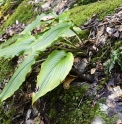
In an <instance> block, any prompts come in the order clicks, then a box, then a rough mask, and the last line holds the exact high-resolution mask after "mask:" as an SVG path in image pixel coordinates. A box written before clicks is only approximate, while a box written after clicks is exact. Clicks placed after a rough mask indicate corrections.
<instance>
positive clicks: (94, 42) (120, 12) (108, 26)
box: [0, 0, 122, 124]
mask: <svg viewBox="0 0 122 124" xmlns="http://www.w3.org/2000/svg"><path fill="white" fill-rule="evenodd" d="M109 2H110V0H108V3H109ZM114 2H116V5H115V4H113V3H114ZM121 2H122V1H121V0H118V1H116V0H113V3H112V2H110V3H109V4H110V5H111V6H112V5H114V7H113V8H114V11H113V8H112V7H111V8H110V9H112V13H113V14H111V12H110V13H108V15H107V12H106V13H104V17H101V16H100V14H101V12H100V14H97V13H98V12H99V11H101V10H102V11H103V9H104V8H101V7H98V8H97V9H98V12H97V13H94V11H96V10H95V8H94V11H93V13H92V14H91V15H89V14H88V13H87V14H86V15H87V17H89V19H88V18H87V17H85V15H84V18H85V19H84V20H81V22H78V23H77V21H79V20H80V18H79V17H78V18H77V19H76V18H74V22H75V24H77V25H78V26H79V27H80V29H81V30H82V33H81V34H80V35H79V37H80V39H81V40H82V42H83V44H82V45H81V44H80V45H79V44H77V45H79V46H78V47H79V48H80V49H82V51H84V52H85V55H83V54H78V55H76V56H75V59H74V63H73V67H72V70H71V71H70V73H69V75H68V76H67V78H66V79H65V81H64V82H63V83H62V84H61V85H60V86H58V87H57V88H56V89H54V90H53V91H51V92H48V93H47V94H46V95H45V96H43V97H41V98H40V99H39V100H38V101H37V102H36V105H34V106H32V104H31V102H32V101H31V99H30V94H31V93H32V91H34V90H35V85H36V77H37V75H38V73H39V70H38V69H39V67H40V66H41V64H40V63H39V64H38V63H37V64H35V65H34V67H33V69H32V70H33V71H32V72H31V74H30V75H29V76H28V77H27V79H26V81H25V82H24V83H23V85H22V86H21V87H20V89H19V90H18V91H16V92H15V94H14V95H13V96H12V97H10V98H8V99H7V100H5V101H4V102H2V103H1V104H0V123H1V124H24V123H25V124H90V123H91V124H96V123H99V124H121V123H122V70H121V69H122V64H121V63H122V57H121V54H122V47H121V44H122V7H121V6H120V7H119V6H118V5H120V3H121ZM25 3H28V7H27V5H26V7H25V8H24V9H23V11H24V12H23V13H20V11H21V10H22V7H23V5H24V4H25ZM101 3H102V2H97V3H91V4H88V5H85V7H86V8H87V7H90V6H92V5H94V4H96V5H99V4H101ZM51 4H52V5H53V3H51ZM102 5H104V6H106V3H104V2H103V3H102V4H101V6H102ZM40 6H41V7H42V10H41V11H40V8H39V7H40ZM67 7H69V6H68V5H67ZM92 7H93V6H92ZM6 8H7V9H6ZM50 9H52V8H50V3H49V2H47V3H45V4H43V5H42V3H41V2H40V1H38V0H37V1H35V2H34V1H29V0H25V1H22V2H19V3H16V4H13V5H11V6H9V5H7V6H4V7H3V8H2V10H3V11H4V12H5V13H4V14H3V11H2V10H1V13H2V14H3V15H0V25H1V28H0V32H1V33H0V42H1V45H0V48H1V47H6V46H7V45H8V44H7V42H8V40H9V39H12V38H13V36H14V35H15V34H16V35H17V34H19V33H20V32H22V31H23V30H24V29H25V27H26V26H27V25H28V24H29V23H30V22H32V21H33V20H34V19H35V17H36V16H37V15H38V14H40V13H41V12H42V11H43V12H44V11H46V12H47V10H49V11H48V12H50ZM81 9H84V6H83V7H81ZM99 9H100V10H99ZM115 9H116V10H115ZM10 10H11V11H10ZM28 10H29V12H28ZM54 11H55V12H56V13H57V14H60V12H61V11H64V8H62V9H61V10H59V9H56V8H55V9H54ZM78 11H79V7H78V9H77V8H75V9H74V11H73V9H72V10H71V11H70V12H71V14H72V13H73V12H78ZM84 11H85V10H84ZM46 12H45V13H46ZM67 12H68V11H67ZM67 12H66V13H67ZM18 13H19V14H18ZM84 13H86V12H84ZM81 14H82V12H81ZM110 14H111V15H110ZM27 15H28V16H27ZM70 16H71V15H70ZM78 16H79V14H78ZM102 16H103V15H102ZM17 17H18V18H17ZM22 17H23V18H22ZM73 17H75V14H74V15H73ZM16 18H17V19H16ZM81 18H82V17H81ZM86 18H87V21H86ZM9 25H10V26H9ZM4 29H5V30H4ZM40 30H41V29H39V28H35V29H34V30H32V32H31V33H33V34H37V33H39V32H40ZM15 37H16V36H15ZM13 39H14V38H13ZM15 39H16V38H15ZM6 41H7V42H6ZM5 42H6V44H5V45H2V43H5ZM20 60H21V57H14V58H13V59H12V60H4V59H0V83H1V84H0V91H2V89H3V87H4V86H5V84H6V83H7V82H8V81H9V79H10V77H11V76H12V75H13V73H14V71H15V68H16V67H17V65H18V64H19V61H20Z"/></svg>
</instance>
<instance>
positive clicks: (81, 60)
mask: <svg viewBox="0 0 122 124" xmlns="http://www.w3.org/2000/svg"><path fill="white" fill-rule="evenodd" d="M37 2H38V1H37ZM45 19H48V17H46V18H44V20H45ZM24 28H25V24H21V23H19V22H18V21H17V22H16V24H14V25H13V26H10V27H8V28H7V29H6V33H5V34H3V35H2V37H1V41H2V42H3V41H6V40H7V39H8V38H9V37H12V36H13V35H14V34H18V33H19V32H21V31H23V30H24ZM81 29H82V30H85V29H89V30H90V34H89V36H88V40H87V41H85V44H83V46H80V47H82V48H86V47H87V48H88V46H87V45H89V44H90V47H89V48H88V50H87V56H86V58H85V57H82V56H76V57H75V59H74V65H73V68H72V70H71V72H70V75H68V76H67V77H66V79H65V81H64V82H63V87H64V89H69V87H70V85H77V83H76V80H81V79H83V80H84V82H85V83H89V84H90V85H89V89H88V91H87V92H86V94H87V95H94V96H95V98H94V99H93V105H95V104H96V102H97V101H98V100H100V99H102V98H105V99H106V103H104V104H105V105H107V107H108V110H107V114H108V115H109V116H113V115H111V112H112V113H113V114H116V115H118V117H119V120H118V121H117V123H116V124H121V123H122V121H121V120H122V116H120V113H121V112H122V106H121V105H122V89H121V77H122V75H121V70H120V69H118V70H119V71H117V70H115V69H117V68H119V67H116V68H113V72H111V73H112V74H111V76H109V78H110V79H109V81H108V80H107V81H108V82H107V81H105V85H104V87H103V88H102V89H100V90H98V89H97V88H98V87H99V85H100V82H101V81H102V80H104V78H105V68H104V66H103V61H94V63H93V65H92V64H91V60H92V58H94V56H95V55H96V54H97V52H99V51H100V50H101V49H102V47H104V45H105V44H106V43H107V42H108V40H111V41H112V42H113V41H115V40H116V41H120V40H121V39H122V7H120V8H118V10H117V11H116V13H115V14H114V15H112V16H106V17H105V18H104V19H103V20H99V18H98V16H97V15H96V14H95V15H93V17H92V18H91V19H90V20H89V21H88V22H87V23H85V24H84V25H82V26H81ZM34 30H37V32H38V31H40V30H41V29H34ZM34 30H33V31H34ZM33 31H32V32H33ZM35 32H36V31H35ZM35 34H38V33H35ZM20 58H21V57H20ZM18 62H19V61H18ZM20 63H21V61H20ZM117 73H118V74H117ZM31 76H32V75H31ZM35 77H36V76H35ZM113 77H114V78H113ZM28 80H31V81H32V82H34V81H35V80H36V79H35V78H34V77H31V79H28ZM4 83H5V82H4ZM26 84H28V83H27V82H26ZM33 87H35V86H33V84H32V83H31V85H30V88H29V87H28V89H26V90H25V91H26V93H23V92H22V93H21V92H20V91H19V92H20V93H19V95H18V94H17V95H16V94H15V95H14V96H13V99H14V100H15V103H16V101H17V102H18V101H20V102H19V103H16V106H17V108H18V110H19V109H20V108H21V109H20V111H19V114H18V115H17V116H15V117H14V118H13V122H14V123H18V122H17V121H18V119H19V118H25V117H23V115H25V112H26V115H25V116H26V120H25V123H26V124H31V123H33V124H34V123H35V122H36V121H38V122H39V123H40V124H45V123H46V122H47V123H49V120H48V119H46V117H42V116H41V115H40V108H41V107H42V106H41V107H40V104H41V101H40V100H39V101H37V103H36V105H34V106H33V107H32V106H31V100H30V99H29V98H30V97H31V93H32V92H33ZM16 97H17V98H16ZM23 101H25V103H24V104H23ZM81 102H82V100H81ZM45 104H46V103H43V105H44V106H43V108H45ZM80 104H81V103H80ZM80 104H79V105H80ZM8 106H9V107H11V106H10V105H8ZM27 106H28V107H27ZM26 107H27V108H26ZM45 120H46V121H45ZM95 120H97V121H101V123H102V124H103V123H104V120H103V119H102V118H100V117H97V118H95V119H94V120H93V122H94V121H95ZM20 123H24V121H23V120H21V119H20Z"/></svg>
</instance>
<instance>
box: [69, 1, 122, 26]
mask: <svg viewBox="0 0 122 124" xmlns="http://www.w3.org/2000/svg"><path fill="white" fill-rule="evenodd" d="M121 4H122V0H106V1H101V2H96V3H91V4H88V5H83V6H79V7H75V8H73V9H71V10H69V11H68V12H69V13H70V18H71V19H72V21H73V22H74V23H75V24H76V25H78V26H80V25H81V24H83V23H84V22H85V21H87V19H88V18H91V17H92V15H93V14H95V13H97V14H99V16H100V19H102V18H103V17H104V16H105V15H108V14H112V13H114V12H115V9H116V8H117V7H118V6H120V5H121Z"/></svg>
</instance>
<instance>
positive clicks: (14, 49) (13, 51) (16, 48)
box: [0, 36, 35, 58]
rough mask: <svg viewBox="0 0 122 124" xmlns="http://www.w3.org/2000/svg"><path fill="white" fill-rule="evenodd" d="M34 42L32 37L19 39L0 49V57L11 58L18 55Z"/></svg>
mask: <svg viewBox="0 0 122 124" xmlns="http://www.w3.org/2000/svg"><path fill="white" fill-rule="evenodd" d="M34 40H35V37H33V36H26V37H23V38H19V39H18V40H17V41H16V42H15V43H14V44H12V45H10V46H8V47H5V48H3V49H0V57H4V58H12V57H14V56H15V55H20V54H21V53H23V52H24V50H25V49H26V48H27V47H28V46H29V45H30V44H32V42H33V41H34Z"/></svg>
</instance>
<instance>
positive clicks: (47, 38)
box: [27, 22, 72, 52]
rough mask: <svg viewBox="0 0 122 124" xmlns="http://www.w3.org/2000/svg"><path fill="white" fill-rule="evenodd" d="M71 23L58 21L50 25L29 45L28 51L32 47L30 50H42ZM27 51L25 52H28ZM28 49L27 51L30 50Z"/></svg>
mask: <svg viewBox="0 0 122 124" xmlns="http://www.w3.org/2000/svg"><path fill="white" fill-rule="evenodd" d="M71 25H72V23H68V22H65V23H59V24H57V25H56V26H54V27H52V28H51V29H50V30H48V31H47V32H45V33H44V35H43V36H41V37H39V38H38V39H37V40H36V41H35V42H34V43H32V44H31V45H30V47H29V48H28V51H29V50H30V49H31V48H32V51H33V52H35V51H37V52H38V51H43V50H45V49H46V48H47V47H49V46H50V45H51V44H52V43H54V42H55V41H56V40H57V39H58V38H59V37H61V36H62V34H64V32H65V31H67V30H68V29H69V28H70V27H71ZM28 51H27V52H28ZM32 51H29V52H32Z"/></svg>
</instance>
